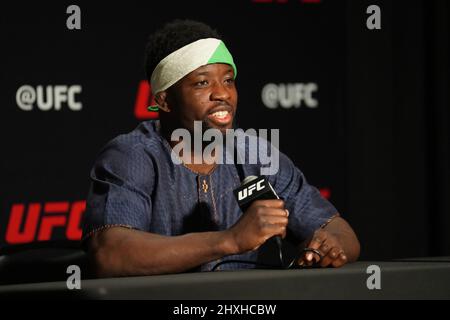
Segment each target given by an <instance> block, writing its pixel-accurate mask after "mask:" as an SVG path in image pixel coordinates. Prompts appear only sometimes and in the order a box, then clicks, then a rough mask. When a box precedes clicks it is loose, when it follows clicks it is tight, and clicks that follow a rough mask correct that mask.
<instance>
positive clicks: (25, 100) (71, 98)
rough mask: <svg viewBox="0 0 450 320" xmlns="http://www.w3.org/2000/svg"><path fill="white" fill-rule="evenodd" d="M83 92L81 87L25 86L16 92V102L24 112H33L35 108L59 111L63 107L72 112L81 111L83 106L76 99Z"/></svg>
mask: <svg viewBox="0 0 450 320" xmlns="http://www.w3.org/2000/svg"><path fill="white" fill-rule="evenodd" d="M81 91H82V88H81V86H80V85H71V86H67V85H54V86H52V85H48V86H45V87H44V86H42V85H38V86H36V88H34V87H32V86H30V85H23V86H21V87H20V88H19V89H18V90H17V92H16V102H17V106H18V107H19V108H20V109H21V110H23V111H31V110H33V108H34V107H35V106H36V107H37V108H38V109H39V110H41V111H50V110H56V111H59V110H61V108H62V106H63V105H67V107H68V108H69V109H70V110H72V111H80V110H81V109H82V107H83V105H82V103H81V102H79V101H77V99H76V97H77V95H78V94H80V93H81Z"/></svg>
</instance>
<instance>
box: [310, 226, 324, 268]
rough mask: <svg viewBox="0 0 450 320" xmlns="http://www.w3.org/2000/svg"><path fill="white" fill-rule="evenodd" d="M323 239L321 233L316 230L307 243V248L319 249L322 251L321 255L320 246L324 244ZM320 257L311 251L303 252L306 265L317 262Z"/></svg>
mask: <svg viewBox="0 0 450 320" xmlns="http://www.w3.org/2000/svg"><path fill="white" fill-rule="evenodd" d="M324 241H325V237H323V236H322V234H321V233H319V232H318V233H316V234H315V235H314V236H313V238H312V240H311V242H310V243H309V245H308V248H311V249H316V250H319V251H320V252H321V253H322V255H324V253H323V251H321V250H320V248H321V247H322V245H323V244H324ZM320 258H321V257H320V256H319V255H317V254H316V253H314V252H311V251H310V252H306V254H305V259H306V261H305V262H306V264H307V265H312V264H313V263H317V262H319V260H320Z"/></svg>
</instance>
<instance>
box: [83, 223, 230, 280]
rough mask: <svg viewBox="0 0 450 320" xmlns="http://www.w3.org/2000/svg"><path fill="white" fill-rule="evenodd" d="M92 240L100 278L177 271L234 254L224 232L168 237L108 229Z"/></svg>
mask: <svg viewBox="0 0 450 320" xmlns="http://www.w3.org/2000/svg"><path fill="white" fill-rule="evenodd" d="M93 242H96V243H94V244H93V245H92V246H91V247H92V248H93V250H92V251H93V252H92V253H91V256H92V258H93V259H94V263H95V266H96V271H97V274H98V275H99V276H101V277H113V276H130V275H155V274H167V273H178V272H183V271H186V270H189V269H192V268H194V267H197V266H199V265H201V264H204V263H206V262H209V261H212V260H216V259H218V258H221V257H223V256H226V255H230V254H233V253H234V248H233V246H232V245H231V242H230V241H229V237H228V234H227V231H218V232H201V233H190V234H185V235H181V236H173V237H167V236H161V235H157V234H152V233H147V232H141V231H136V230H128V229H124V228H111V229H109V230H106V231H104V232H103V234H99V235H97V238H96V239H93Z"/></svg>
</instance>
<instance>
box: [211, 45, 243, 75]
mask: <svg viewBox="0 0 450 320" xmlns="http://www.w3.org/2000/svg"><path fill="white" fill-rule="evenodd" d="M213 63H226V64H229V65H231V66H232V67H233V70H234V78H236V76H237V69H236V65H235V64H234V61H233V56H232V55H231V53H230V51H228V49H227V47H226V46H225V43H223V41H220V44H219V46H218V47H217V49H216V51H214V53H213V55H212V56H211V58H210V59H209V60H208V64H213Z"/></svg>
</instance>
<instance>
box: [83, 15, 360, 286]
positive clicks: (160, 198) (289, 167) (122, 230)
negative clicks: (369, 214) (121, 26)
mask: <svg viewBox="0 0 450 320" xmlns="http://www.w3.org/2000/svg"><path fill="white" fill-rule="evenodd" d="M146 71H147V75H148V78H149V81H150V82H151V84H152V91H153V94H154V95H155V99H156V102H157V104H158V107H159V110H160V112H159V113H160V120H159V121H146V122H143V123H141V125H139V126H138V127H137V128H136V129H135V130H134V131H132V132H131V133H129V134H125V135H120V136H118V137H117V138H115V139H113V140H112V141H111V142H109V143H108V144H107V145H106V146H105V148H104V149H103V150H102V151H101V152H100V154H99V156H98V159H97V161H96V163H95V165H94V167H93V169H92V171H91V179H92V183H91V188H90V191H89V195H88V200H87V210H86V214H85V220H84V223H83V240H84V242H85V244H87V248H88V252H89V255H90V257H91V258H92V261H93V263H94V266H95V269H96V272H97V274H98V275H99V276H104V277H106V276H125V275H153V274H167V273H177V272H184V271H189V270H196V268H197V269H200V270H202V271H209V270H211V269H212V268H213V266H214V265H216V264H217V263H218V262H220V261H224V260H233V261H235V260H240V261H242V263H239V262H234V263H227V264H223V265H221V266H220V268H219V269H220V270H226V269H238V268H249V267H254V266H252V265H251V264H246V263H244V261H256V258H257V254H258V251H257V249H258V248H259V247H260V246H261V245H262V244H264V243H265V242H266V241H267V240H268V239H271V238H273V237H274V236H281V237H285V236H286V233H287V232H288V233H291V234H292V235H293V239H296V241H297V245H299V246H300V245H303V246H304V245H306V246H308V247H310V248H312V249H315V250H316V251H314V252H307V253H306V254H303V255H300V258H299V259H298V261H296V262H297V263H298V264H299V265H312V264H313V263H318V264H319V265H320V266H322V267H326V266H334V267H340V266H342V265H344V264H345V263H347V262H349V261H350V262H351V261H355V260H356V259H357V258H358V256H359V250H360V249H359V242H358V240H357V237H356V235H355V233H354V232H353V230H352V229H351V227H350V226H349V225H348V224H347V223H346V222H345V220H344V219H342V218H341V217H340V216H339V214H338V213H337V211H336V209H335V208H334V207H333V206H332V205H331V204H330V203H329V202H328V201H326V200H325V199H324V198H322V197H321V195H320V193H319V192H318V190H317V189H316V188H314V187H312V186H311V185H309V184H308V183H307V181H306V179H305V177H304V176H303V174H302V173H301V172H300V170H299V169H298V168H296V167H295V166H294V165H293V163H292V162H291V161H290V160H289V159H288V158H287V157H286V156H285V155H284V154H282V153H280V154H279V157H280V158H279V170H278V172H276V173H275V174H273V175H269V176H267V179H268V180H269V182H270V183H271V184H272V186H273V188H274V189H275V191H276V192H277V193H278V195H279V196H280V198H281V199H284V201H283V200H257V201H254V202H253V203H252V204H251V205H250V207H249V208H248V209H247V210H246V211H245V212H244V213H243V212H242V211H241V210H240V208H239V206H238V204H237V202H236V199H235V198H234V195H233V190H234V189H235V188H236V187H238V186H239V185H240V184H241V179H240V178H239V172H238V170H239V167H238V165H236V164H234V165H229V164H217V162H218V161H215V163H211V162H210V161H204V160H202V161H201V163H195V162H194V163H192V161H186V158H185V157H183V159H184V161H183V163H181V164H177V163H174V161H173V154H172V153H173V149H174V148H175V147H177V146H179V143H186V141H184V140H181V139H178V140H175V141H172V139H171V136H172V133H173V132H174V130H176V129H179V128H184V129H187V130H188V131H189V132H194V131H195V130H194V123H195V121H201V123H202V124H203V125H204V126H205V128H207V129H208V128H212V129H217V130H220V132H222V133H225V132H226V130H227V129H232V128H233V119H234V116H235V114H236V107H237V91H236V87H235V82H234V81H235V77H236V66H235V64H234V62H233V59H232V57H231V54H230V53H229V51H228V50H227V48H226V46H225V44H224V43H223V42H222V41H221V40H220V37H219V35H218V34H217V32H216V31H215V30H212V29H211V28H210V27H209V26H207V25H205V24H202V23H199V22H195V21H189V20H185V21H180V20H177V21H174V22H172V23H169V24H167V25H165V26H164V27H163V28H162V29H161V30H159V31H157V32H155V33H154V34H153V35H152V36H150V38H149V41H148V44H147V49H146ZM245 152H247V153H250V152H252V151H251V150H249V149H247V151H245V150H244V153H245ZM183 156H184V155H183ZM179 160H181V159H179ZM188 160H189V158H188ZM216 160H217V159H216ZM240 166H241V167H240V168H241V170H242V172H243V174H244V175H245V176H250V175H256V176H257V175H259V169H260V167H261V165H258V164H256V165H255V164H246V163H244V164H242V165H240ZM299 252H300V251H299Z"/></svg>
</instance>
